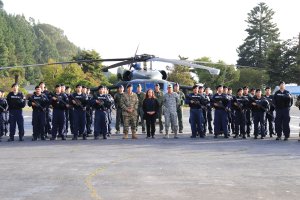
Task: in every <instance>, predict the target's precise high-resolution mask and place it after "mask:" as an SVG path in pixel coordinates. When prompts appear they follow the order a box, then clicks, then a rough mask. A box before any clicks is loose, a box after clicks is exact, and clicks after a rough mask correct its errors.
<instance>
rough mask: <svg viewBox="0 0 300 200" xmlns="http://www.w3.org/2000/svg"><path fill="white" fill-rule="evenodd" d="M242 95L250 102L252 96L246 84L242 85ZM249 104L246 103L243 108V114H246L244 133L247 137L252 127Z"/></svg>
mask: <svg viewBox="0 0 300 200" xmlns="http://www.w3.org/2000/svg"><path fill="white" fill-rule="evenodd" d="M243 95H244V98H246V99H247V100H248V102H249V103H250V101H251V99H252V96H251V94H249V87H248V86H244V87H243ZM251 114H252V113H251V105H250V104H248V105H246V110H245V116H246V134H247V137H250V133H251V129H252V116H251Z"/></svg>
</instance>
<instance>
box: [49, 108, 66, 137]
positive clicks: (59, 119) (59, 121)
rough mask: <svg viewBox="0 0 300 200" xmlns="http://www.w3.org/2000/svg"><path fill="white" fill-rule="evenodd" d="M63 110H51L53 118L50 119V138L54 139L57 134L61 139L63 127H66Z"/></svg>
mask: <svg viewBox="0 0 300 200" xmlns="http://www.w3.org/2000/svg"><path fill="white" fill-rule="evenodd" d="M65 114H66V113H65V110H60V109H53V117H52V131H51V134H52V138H56V136H57V132H58V134H59V135H62V136H63V137H64V136H65V135H63V134H64V130H65V126H66V116H65Z"/></svg>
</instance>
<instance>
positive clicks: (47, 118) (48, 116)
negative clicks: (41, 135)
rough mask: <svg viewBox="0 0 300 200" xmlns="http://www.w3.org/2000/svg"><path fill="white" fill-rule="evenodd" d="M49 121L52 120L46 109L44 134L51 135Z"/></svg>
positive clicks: (48, 110)
mask: <svg viewBox="0 0 300 200" xmlns="http://www.w3.org/2000/svg"><path fill="white" fill-rule="evenodd" d="M51 120H52V112H51V110H50V108H49V107H48V108H46V123H45V134H46V135H47V134H49V135H50V134H51Z"/></svg>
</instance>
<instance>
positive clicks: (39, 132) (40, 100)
mask: <svg viewBox="0 0 300 200" xmlns="http://www.w3.org/2000/svg"><path fill="white" fill-rule="evenodd" d="M48 104H49V99H48V98H47V96H46V95H45V94H42V89H41V88H40V86H36V87H35V92H34V94H33V95H32V96H31V97H29V99H28V106H30V107H32V109H33V111H32V127H33V135H32V136H33V137H32V141H36V140H37V139H38V138H40V139H41V140H45V139H46V137H45V123H46V107H47V106H48Z"/></svg>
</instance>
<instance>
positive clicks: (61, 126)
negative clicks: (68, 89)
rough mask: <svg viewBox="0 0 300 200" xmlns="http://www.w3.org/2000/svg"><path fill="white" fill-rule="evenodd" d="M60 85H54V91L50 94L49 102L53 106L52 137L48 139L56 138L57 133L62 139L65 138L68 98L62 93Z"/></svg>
mask: <svg viewBox="0 0 300 200" xmlns="http://www.w3.org/2000/svg"><path fill="white" fill-rule="evenodd" d="M61 88H62V87H61V85H59V84H58V85H56V86H55V92H54V94H53V95H52V98H51V100H50V103H51V105H52V107H53V116H52V131H51V134H52V137H51V138H50V140H56V137H57V133H58V135H60V136H61V139H62V140H66V135H65V134H66V132H65V127H66V110H67V109H68V107H69V103H68V102H69V99H68V97H67V95H66V94H65V93H62V90H61Z"/></svg>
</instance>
